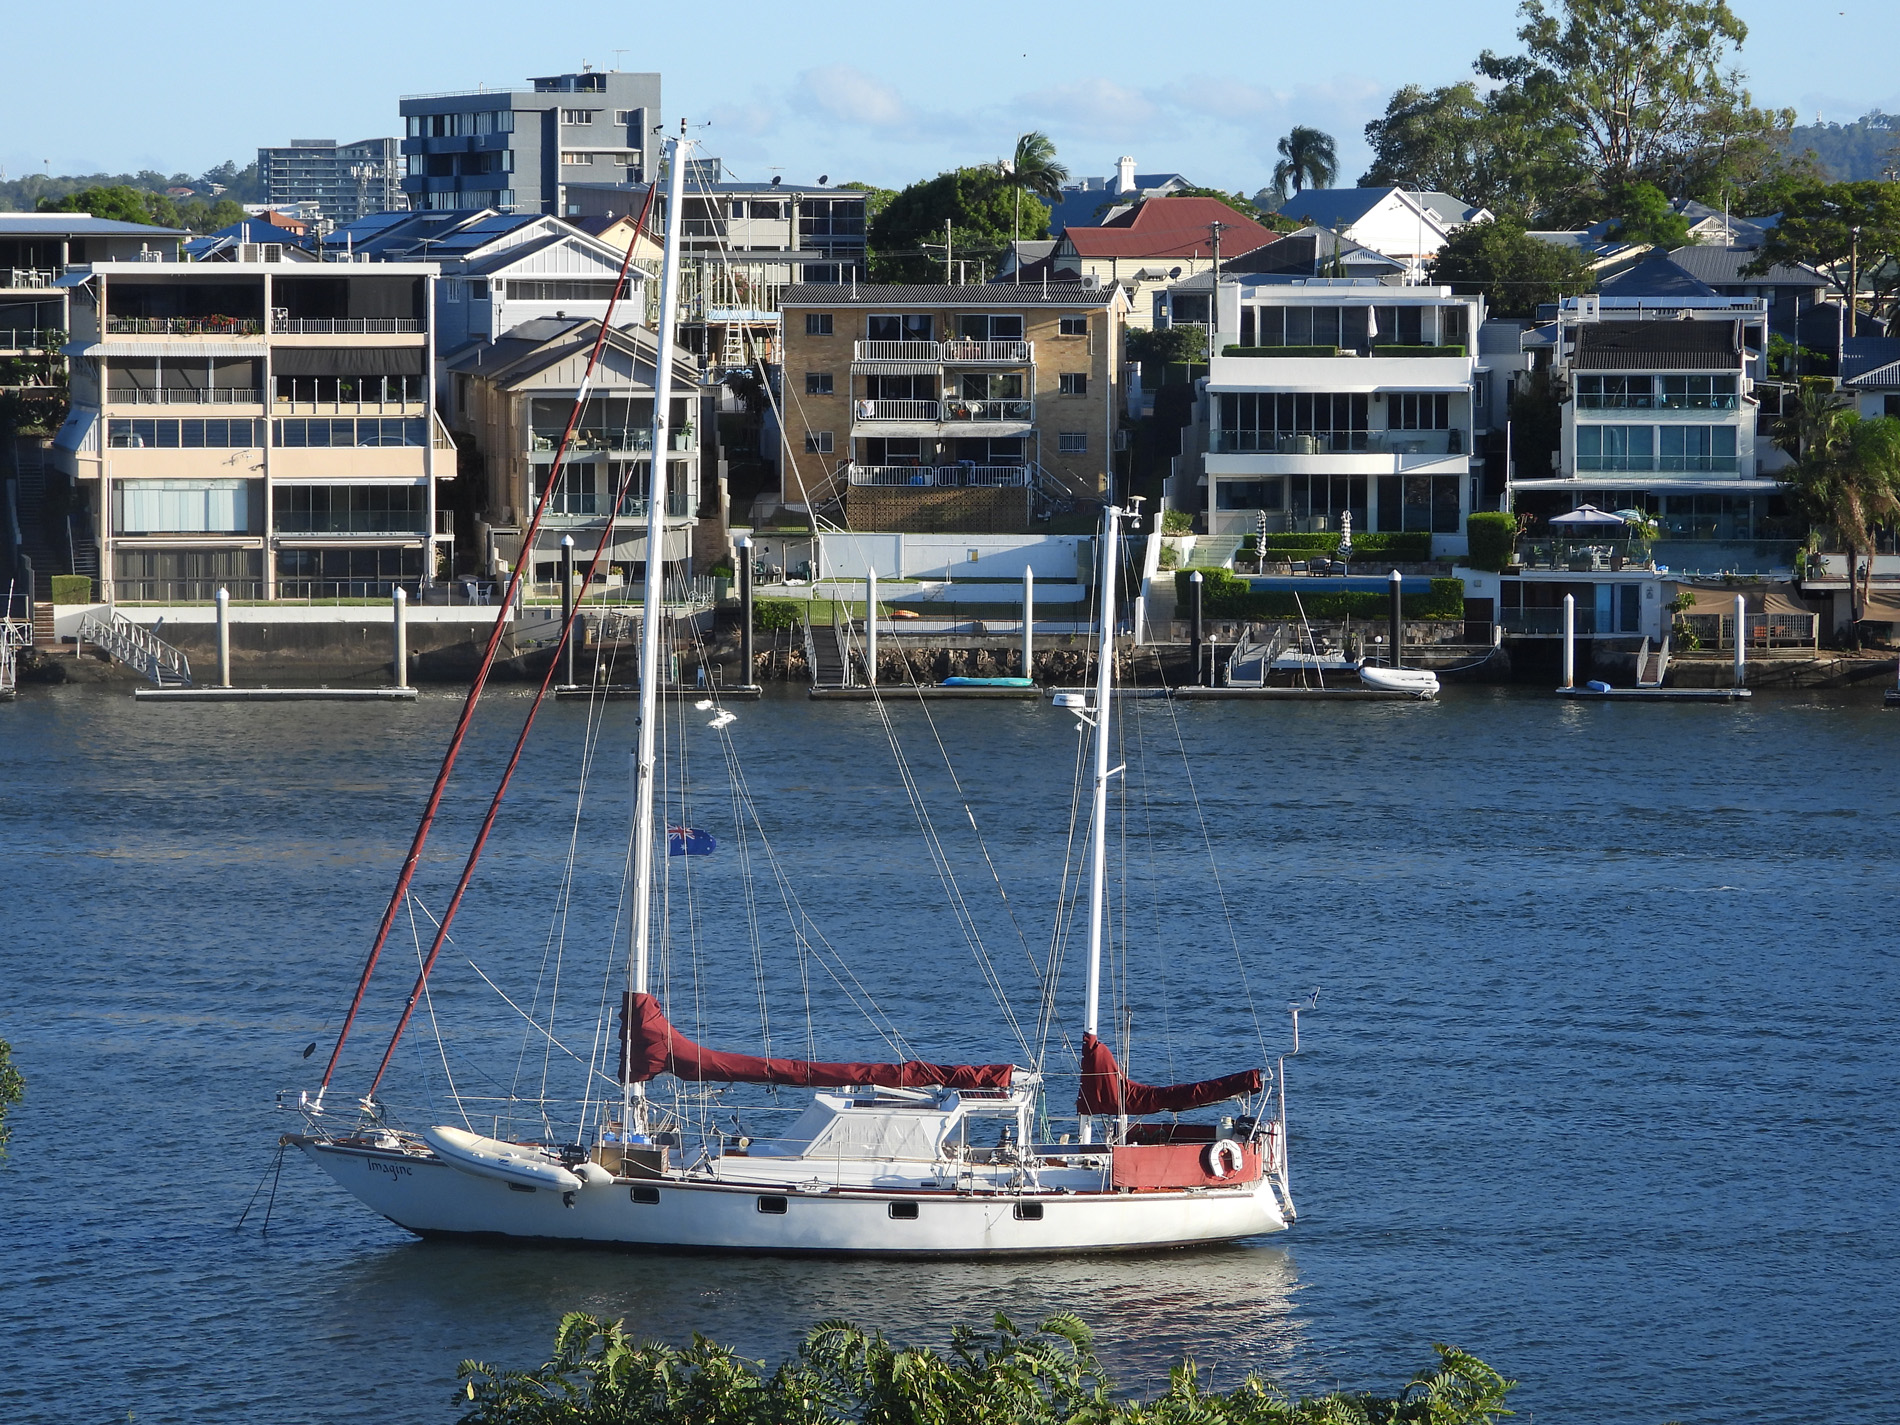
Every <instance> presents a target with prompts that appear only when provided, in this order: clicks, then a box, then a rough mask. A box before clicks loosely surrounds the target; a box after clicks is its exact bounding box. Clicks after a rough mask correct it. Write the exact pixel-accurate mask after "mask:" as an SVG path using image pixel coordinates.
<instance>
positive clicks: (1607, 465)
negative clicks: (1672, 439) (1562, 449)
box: [1577, 455, 1741, 475]
mask: <svg viewBox="0 0 1900 1425" xmlns="http://www.w3.org/2000/svg"><path fill="white" fill-rule="evenodd" d="M1740 468H1741V462H1740V460H1739V459H1738V458H1737V457H1736V456H1733V455H1579V456H1578V457H1577V471H1578V473H1579V474H1583V473H1589V474H1596V475H1601V474H1609V473H1618V474H1621V473H1625V472H1633V473H1635V474H1639V475H1649V474H1656V473H1662V474H1675V473H1678V472H1680V471H1685V470H1686V471H1691V472H1695V473H1702V474H1706V473H1710V472H1718V473H1719V472H1727V473H1731V474H1732V473H1734V472H1735V471H1737V470H1739V469H1740Z"/></svg>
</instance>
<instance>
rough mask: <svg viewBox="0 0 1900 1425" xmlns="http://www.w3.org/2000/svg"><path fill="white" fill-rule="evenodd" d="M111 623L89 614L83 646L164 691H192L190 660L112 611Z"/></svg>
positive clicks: (83, 628)
mask: <svg viewBox="0 0 1900 1425" xmlns="http://www.w3.org/2000/svg"><path fill="white" fill-rule="evenodd" d="M110 619H111V621H110V622H103V621H101V620H99V619H96V618H94V617H93V616H92V615H91V614H87V615H86V616H85V617H84V618H83V619H81V620H80V623H79V638H80V641H81V642H82V643H92V644H97V645H98V646H99V647H100V648H103V649H105V651H106V652H107V653H109V654H111V655H112V660H113V662H115V663H122V664H124V665H125V666H126V667H127V668H130V669H131V670H132V671H133V672H134V673H137V674H138V675H139V676H140V677H141V678H143V679H145V680H146V681H147V682H149V683H152V684H155V685H156V686H158V687H161V688H189V687H190V686H191V660H190V659H189V658H187V657H185V655H184V653H183V652H182V651H180V650H179V649H176V648H173V647H172V646H171V645H170V644H169V643H167V642H165V640H164V639H162V638H160V637H159V636H158V635H157V634H155V633H153V632H152V631H151V630H150V629H149V628H146V627H144V626H143V625H141V624H136V623H133V622H132V620H131V619H129V618H127V617H126V616H125V615H124V614H122V613H120V612H119V611H118V610H117V609H113V610H112V611H111V613H110Z"/></svg>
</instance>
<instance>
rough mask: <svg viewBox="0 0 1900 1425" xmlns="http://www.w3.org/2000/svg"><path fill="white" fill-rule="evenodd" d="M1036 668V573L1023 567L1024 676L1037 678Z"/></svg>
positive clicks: (1026, 566) (1028, 567)
mask: <svg viewBox="0 0 1900 1425" xmlns="http://www.w3.org/2000/svg"><path fill="white" fill-rule="evenodd" d="M1035 666H1036V571H1035V570H1034V569H1033V568H1032V567H1030V566H1029V565H1027V564H1025V565H1024V566H1023V676H1024V677H1025V678H1033V677H1035V676H1036V675H1035V672H1034V669H1035Z"/></svg>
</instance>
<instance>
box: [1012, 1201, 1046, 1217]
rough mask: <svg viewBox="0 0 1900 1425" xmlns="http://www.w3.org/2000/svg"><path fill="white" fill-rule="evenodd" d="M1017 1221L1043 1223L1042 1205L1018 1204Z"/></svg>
mask: <svg viewBox="0 0 1900 1425" xmlns="http://www.w3.org/2000/svg"><path fill="white" fill-rule="evenodd" d="M1016 1220H1017V1221H1018V1222H1040V1221H1042V1204H1041V1203H1039V1202H1019V1203H1017V1204H1016Z"/></svg>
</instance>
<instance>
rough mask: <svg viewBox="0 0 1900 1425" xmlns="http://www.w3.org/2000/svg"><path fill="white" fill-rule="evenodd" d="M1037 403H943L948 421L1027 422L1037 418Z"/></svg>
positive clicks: (944, 413)
mask: <svg viewBox="0 0 1900 1425" xmlns="http://www.w3.org/2000/svg"><path fill="white" fill-rule="evenodd" d="M1035 411H1036V407H1035V403H1034V402H1033V401H1023V400H1017V399H1014V398H1012V399H1008V400H994V401H992V400H981V401H965V400H950V401H945V402H943V419H944V420H946V421H1027V420H1033V419H1034V418H1035Z"/></svg>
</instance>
